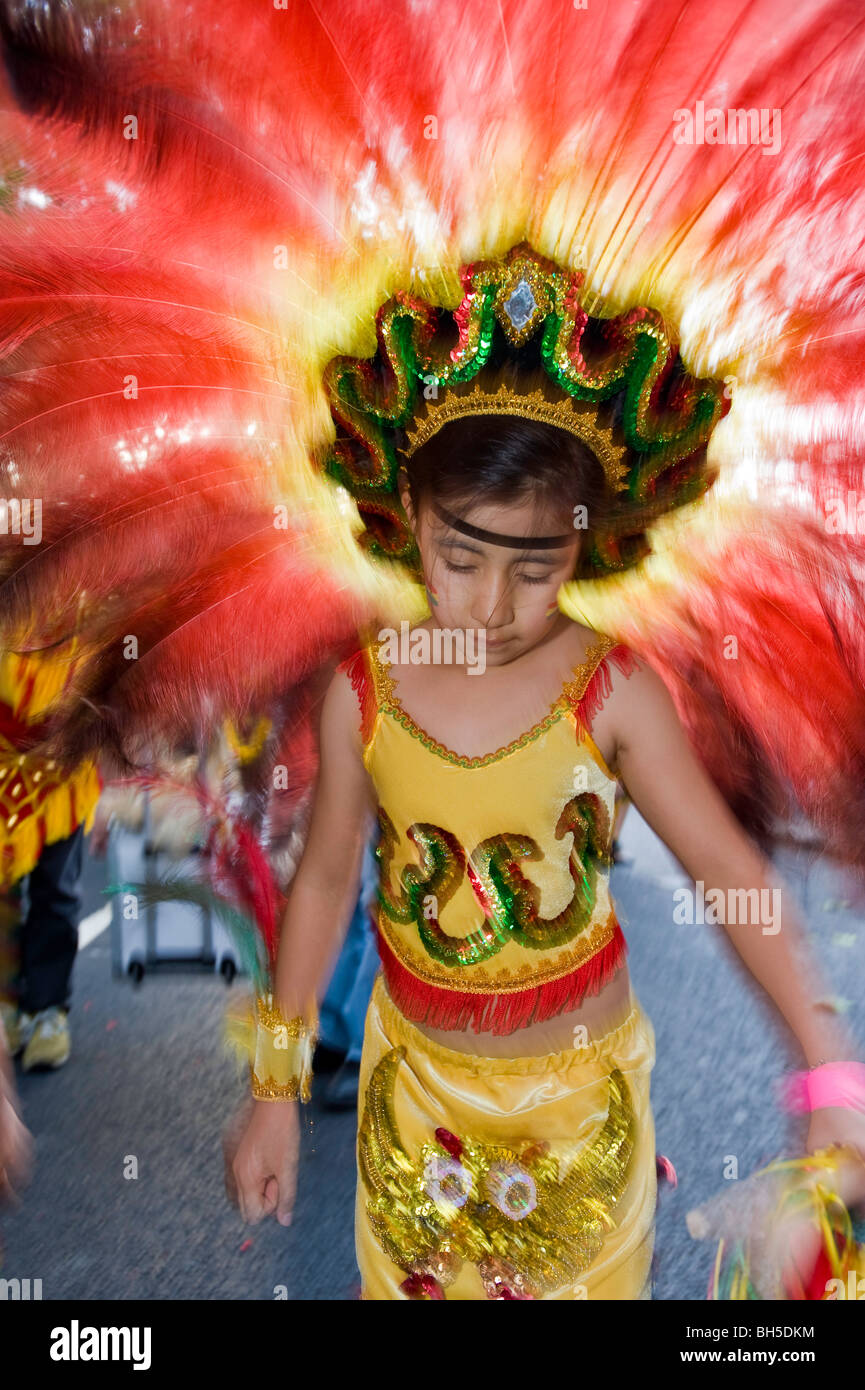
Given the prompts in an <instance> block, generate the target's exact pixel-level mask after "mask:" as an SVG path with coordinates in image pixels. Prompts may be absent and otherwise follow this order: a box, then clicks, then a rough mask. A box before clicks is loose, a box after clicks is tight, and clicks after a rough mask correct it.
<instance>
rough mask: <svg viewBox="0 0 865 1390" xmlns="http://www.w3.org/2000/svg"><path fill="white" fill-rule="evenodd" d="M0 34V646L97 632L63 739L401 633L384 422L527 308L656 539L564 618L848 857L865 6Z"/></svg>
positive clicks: (281, 684)
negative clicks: (624, 657) (363, 629)
mask: <svg viewBox="0 0 865 1390" xmlns="http://www.w3.org/2000/svg"><path fill="white" fill-rule="evenodd" d="M0 38H2V44H3V56H4V60H5V73H6V86H7V91H6V92H5V94H4V103H3V104H4V118H3V127H2V144H0V180H2V182H0V303H2V311H0V352H2V377H0V391H2V397H0V399H2V418H3V428H2V440H0V480H2V489H0V490H2V492H3V495H4V496H5V497H7V498H9V499H30V500H31V501H33V502H34V503H35V502H37V501H38V502H40V504H41V538H40V541H39V543H38V544H33V545H28V544H25V543H24V538H23V537H22V535H21V534H15V533H14V530H13V529H9V528H7V531H6V534H4V535H3V536H2V538H0V539H2V550H0V559H2V582H3V603H2V631H0V638H2V642H3V643H4V645H5V646H6V647H7V648H10V649H15V650H27V651H38V650H43V649H45V648H46V647H47V646H48V645H49V644H54V645H55V646H56V644H58V643H62V641H63V640H65V639H66V638H67V637H68V636H69V634H71V633H72V632H75V633H76V634H77V635H78V639H79V646H78V652H79V656H80V654H81V652H82V651H83V652H84V653H85V654H86V657H87V659H85V660H80V661H79V664H78V666H76V670H75V676H74V679H73V680H72V681H71V682H70V683H69V684H68V686H67V689H66V692H65V694H64V698H63V700H62V701H61V702H59V703H58V706H57V708H56V710H55V714H54V721H53V725H52V738H53V743H52V747H53V748H54V749H55V751H58V752H59V753H60V754H61V755H63V756H66V757H69V758H74V757H77V756H80V755H81V754H83V753H84V752H88V751H92V750H93V749H95V748H101V747H105V746H108V745H112V746H115V747H117V748H119V749H127V748H130V747H132V745H134V744H135V743H136V741H137V740H138V739H140V738H141V737H145V736H147V735H148V733H149V732H151V731H153V730H157V731H158V732H159V733H160V735H162V736H170V735H171V734H172V732H173V731H175V730H177V729H178V728H180V727H182V726H185V725H186V724H188V723H189V722H190V721H202V722H203V723H205V724H207V723H210V724H211V725H212V724H215V721H216V720H218V719H221V718H222V717H224V716H225V715H235V714H236V715H238V716H242V715H244V714H245V713H248V712H249V711H251V710H253V709H255V708H257V707H259V706H261V705H262V704H264V703H266V702H267V700H268V699H270V698H271V697H272V696H273V694H274V692H276V691H278V692H285V691H286V690H291V691H299V692H302V691H304V690H305V689H306V688H307V684H308V682H310V681H311V680H313V679H314V677H315V675H316V672H318V671H320V670H321V668H322V666H323V665H324V664H325V663H326V662H328V661H329V660H331V659H332V657H333V655H334V654H335V653H337V652H341V651H343V650H344V649H345V647H346V646H347V644H349V643H350V642H351V641H352V640H353V639H354V634H355V633H356V631H357V628H358V626H359V625H361V624H363V623H364V622H365V621H366V620H367V619H368V618H369V617H370V615H371V614H373V613H375V614H384V613H386V612H390V613H396V612H397V611H398V612H399V613H400V614H401V615H402V616H409V617H411V616H419V614H420V613H421V612H423V611H425V610H424V609H423V605H422V595H421V594H420V591H419V588H418V586H417V585H416V583H414V582H413V579H412V575H411V564H410V563H409V565H408V568H406V566H405V565H404V564H403V563H401V562H402V561H408V562H410V561H411V558H412V557H411V554H410V542H409V540H408V538H407V536H406V534H405V531H404V528H403V527H402V524H401V517H400V514H399V510H398V507H397V505H396V504H395V500H394V492H393V484H394V466H395V462H396V455H395V452H394V450H395V447H396V445H395V440H396V435H395V434H394V433H392V431H395V430H397V429H398V428H402V427H403V426H404V425H406V424H411V423H412V420H413V419H414V416H415V414H416V415H417V417H418V422H420V421H421V420H422V419H423V415H424V411H425V409H426V407H425V405H424V404H423V401H422V399H420V398H418V396H417V392H418V390H420V391H421V392H422V388H423V384H424V383H423V378H424V376H426V377H429V376H432V377H433V378H434V381H436V382H438V383H440V384H442V386H443V395H442V399H445V398H446V397H447V390H448V383H450V385H451V387H452V388H453V389H454V390H455V391H457V392H459V390H461V389H465V388H464V387H460V386H459V385H458V382H459V381H460V380H470V379H471V375H472V370H471V369H472V367H473V366H474V365H476V362H477V356H478V354H481V355H483V353H484V352H485V351H486V348H487V345H488V346H489V347H490V348H492V347H493V346H494V344H493V343H492V341H491V339H492V338H494V337H495V334H496V332H497V331H504V330H503V323H504V317H503V316H504V315H505V305H506V304H509V305H510V306H511V310H512V311H513V312H512V314H511V315H510V316H509V317H510V322H511V326H512V328H513V329H514V332H515V333H518V335H519V334H522V332H523V330H524V331H525V340H524V343H523V341H522V339H521V341H520V342H519V343H515V344H511V346H512V347H513V348H514V349H515V350H516V349H522V347H523V346H524V344H525V345H528V344H529V342H530V339H534V340H535V344H536V347H537V348H538V351H539V353H540V356H541V358H542V359H543V362H544V365H545V368H549V370H550V372H551V381H553V379H554V378H555V383H556V385H557V388H558V390H559V391H560V392H562V393H565V394H567V395H568V396H569V397H571V398H572V399H573V403H574V408H575V409H577V410H582V411H583V412H585V409H586V403H589V404H590V405H591V407H592V410H593V411H594V410H595V407H597V409H598V411H600V412H602V413H603V410H604V409H605V408H606V407H608V404H609V399H608V397H607V396H606V394H605V393H606V391H607V388H608V387H609V388H610V389H612V387H613V382H614V379H615V383H616V389H617V390H620V391H621V392H622V394H623V398H624V400H625V402H626V408H625V409H624V411H623V413H622V415H621V417H620V418H619V420H618V421H617V422H616V421H612V422H611V418H607V419H606V420H602V426H601V427H604V428H607V430H608V433H609V437H610V439H611V441H612V446H613V447H616V448H626V449H627V450H628V455H629V456H628V458H627V460H626V478H627V488H626V489H623V496H625V495H627V497H628V499H629V501H630V502H631V503H632V504H633V506H634V507H635V508H637V509H642V510H641V511H640V515H639V517H638V519H639V521H640V523H641V526H642V525H644V524H645V525H646V526H648V528H649V531H648V543H647V544H646V545H643V544H642V543H640V544H638V545H636V546H633V545H631V546H630V548H629V536H630V537H631V539H633V534H634V533H633V530H631V531H629V530H628V529H627V528H625V529H623V530H622V531H621V532H620V533H618V534H613V535H612V536H610V537H609V538H608V539H607V541H606V542H605V546H604V548H602V551H600V552H599V554H598V573H599V576H600V577H599V578H597V579H596V580H594V581H585V582H581V583H579V584H575V585H573V586H566V589H565V590H563V591H562V594H561V596H560V604H561V606H562V608H563V609H564V610H565V611H566V612H568V613H570V614H571V616H573V617H579V618H580V619H581V620H582V621H584V622H587V623H589V624H590V625H592V626H597V627H599V628H601V629H603V630H605V631H608V632H610V633H612V634H614V635H615V636H617V637H618V638H619V639H620V640H622V641H625V642H627V643H629V644H630V645H631V646H632V647H633V648H634V650H636V651H637V652H638V653H640V654H641V655H643V656H645V658H646V659H647V660H648V661H650V662H651V664H652V665H654V666H655V668H656V669H657V670H658V671H659V673H660V674H661V675H662V677H663V678H664V680H665V681H666V682H667V684H668V686H669V688H670V690H671V693H672V694H673V697H674V699H675V700H676V703H677V705H678V707H679V710H680V713H681V715H682V717H683V720H684V722H685V724H686V727H687V728H688V731H689V734H690V735H691V737H692V739H693V742H694V745H695V747H696V749H697V750H698V752H699V755H700V756H701V757H702V758H703V760H704V762H705V763H706V765H707V767H708V768H709V770H710V771H711V773H712V774H713V776H714V777H715V779H716V781H717V782H718V783H719V785H720V786H721V788H722V790H723V791H724V793H725V795H726V796H727V797H728V800H729V801H730V804H731V805H732V806H733V807H734V809H735V810H736V811H737V813H738V814H739V815H740V816H741V818H742V819H743V821H744V822H745V823H746V824H747V825H748V826H749V828H751V829H752V830H753V831H754V832H755V833H757V834H767V833H768V831H769V829H770V826H771V821H772V817H773V815H774V814H775V813H776V812H778V811H782V810H785V809H786V808H788V806H789V802H790V798H791V797H792V799H793V800H794V801H795V802H796V803H797V804H798V805H799V806H800V807H801V808H802V809H803V810H804V812H805V813H806V814H807V815H808V816H809V817H810V818H811V819H812V820H813V821H814V822H815V824H817V825H818V826H819V827H820V829H821V831H822V833H823V834H824V835H825V837H826V838H827V839H831V841H832V843H833V845H834V847H835V848H836V850H837V852H838V853H839V854H841V855H842V856H843V857H844V858H845V859H846V860H847V861H848V862H849V863H851V864H853V865H855V866H857V867H859V868H861V867H862V866H863V864H865V851H863V848H862V846H863V844H865V833H863V832H865V700H863V675H865V671H863V666H865V641H863V630H862V624H863V618H862V611H863V609H862V604H861V577H862V558H861V557H862V546H861V541H860V534H861V528H860V527H859V525H858V520H857V518H858V515H859V511H860V510H865V508H863V509H860V507H859V502H860V501H861V498H860V496H859V493H860V490H861V487H862V482H861V472H862V470H861V462H860V451H861V441H862V431H863V412H862V406H861V400H862V388H863V378H865V350H863V341H862V339H863V333H865V328H863V322H865V319H863V314H862V306H863V296H865V275H863V270H865V265H863V260H865V256H863V240H862V233H861V227H862V226H863V222H865V218H863V212H865V208H863V203H865V184H863V181H862V178H861V169H862V160H863V158H865V103H863V100H862V96H863V85H865V77H863V72H865V63H863V59H865V20H863V18H862V15H861V12H860V9H859V6H858V5H857V4H856V3H854V0H816V3H814V4H811V5H809V6H807V7H805V8H804V9H801V8H800V9H796V8H795V7H794V8H793V9H791V8H790V6H789V5H788V4H787V3H785V0H749V3H742V4H728V5H721V6H718V5H710V4H708V3H703V0H699V2H698V0H693V2H692V3H688V0H660V3H659V2H658V0H652V3H649V0H637V3H635V4H632V5H627V6H614V7H610V6H600V5H597V6H596V5H589V6H587V7H586V8H578V7H576V6H575V5H574V4H573V3H572V0H543V3H540V0H500V3H498V4H496V5H495V6H488V7H480V8H479V7H477V6H467V5H465V4H464V3H462V0H436V3H435V4H433V3H430V2H429V0H387V3H385V0H338V3H337V0H301V3H298V4H292V5H291V6H290V7H288V6H287V7H280V6H277V5H274V6H271V7H267V6H252V5H250V4H249V3H247V2H246V0H224V3H223V4H221V5H220V6H219V7H218V9H217V10H216V11H214V12H213V13H212V14H209V15H208V18H207V21H206V22H202V15H201V11H200V7H199V6H192V5H189V4H183V3H179V4H178V3H177V0H126V2H125V3H120V4H118V5H112V6H110V7H106V6H104V5H103V4H102V3H97V0H80V2H79V3H76V4H66V3H56V4H54V3H49V4H47V5H42V6H39V7H33V6H31V5H29V4H25V3H19V0H4V3H2V5H0ZM518 277H519V278H518ZM523 285H525V286H526V288H523V287H522V286H523ZM515 296H516V298H515ZM518 318H522V325H521V328H519V330H518V329H517V327H516V326H515V325H516V321H517V319H518ZM451 331H452V336H450V337H449V336H448V334H449V333H450V332H451ZM488 340H490V342H489V343H488ZM372 364H375V365H374V366H373V365H372ZM385 367H386V368H387V371H386V372H385V371H384V369H385ZM379 369H381V372H382V374H381V375H380V376H379V377H376V376H375V373H376V372H378V371H379ZM388 373H389V374H388ZM617 373H618V374H619V375H618V376H617V375H616V374H617ZM622 373H624V376H625V377H627V380H625V379H624V378H623V376H622ZM374 378H375V379H374ZM427 384H428V383H427ZM409 387H410V388H411V390H409ZM469 389H470V388H469ZM410 397H411V401H410V399H409V398H410ZM406 411H409V414H406ZM722 415H723V416H724V417H725V418H723V419H721V416H722ZM409 417H411V418H409ZM671 420H672V421H673V426H675V427H671ZM676 421H678V424H676ZM719 421H720V423H719ZM595 423H597V420H596V421H595ZM417 427H418V428H420V424H419V423H418V424H417ZM616 431H621V434H620V435H619V436H617V435H616ZM629 431H630V434H629ZM334 482H336V483H338V484H339V485H338V486H334ZM710 482H711V484H712V486H711V487H709V486H708V484H709V483H710ZM851 517H852V524H851ZM632 520H633V518H632ZM863 525H865V521H863ZM370 541H372V542H373V544H370ZM82 596H83V597H82ZM130 637H131V638H134V639H135V640H134V648H135V655H134V658H131V657H130V655H129V651H130V642H129V639H130Z"/></svg>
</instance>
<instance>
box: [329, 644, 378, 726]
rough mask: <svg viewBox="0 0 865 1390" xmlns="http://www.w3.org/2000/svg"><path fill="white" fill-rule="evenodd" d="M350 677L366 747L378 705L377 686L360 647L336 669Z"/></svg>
mask: <svg viewBox="0 0 865 1390" xmlns="http://www.w3.org/2000/svg"><path fill="white" fill-rule="evenodd" d="M336 669H337V670H338V671H342V672H344V673H345V675H347V676H348V678H349V680H350V681H351V684H352V688H353V690H354V691H355V693H356V694H357V698H358V702H359V704H360V736H361V740H362V742H363V745H364V747H366V745H367V744H368V743H369V741H370V739H371V738H372V730H373V725H374V724H375V716H376V713H377V711H378V703H377V701H376V697H375V686H374V684H373V681H372V677H371V675H370V672H369V668H368V666H367V663H366V658H365V654H364V650H363V648H362V647H359V648H358V650H357V651H356V652H354V653H353V654H352V655H351V656H349V657H346V659H345V661H341V662H340V663H339V665H338V666H337V668H336Z"/></svg>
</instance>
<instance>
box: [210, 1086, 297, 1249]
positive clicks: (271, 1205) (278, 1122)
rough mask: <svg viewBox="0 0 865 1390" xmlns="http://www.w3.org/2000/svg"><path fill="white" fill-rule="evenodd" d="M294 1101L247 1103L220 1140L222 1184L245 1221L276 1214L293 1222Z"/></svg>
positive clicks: (281, 1221) (283, 1222)
mask: <svg viewBox="0 0 865 1390" xmlns="http://www.w3.org/2000/svg"><path fill="white" fill-rule="evenodd" d="M297 1107H298V1103H297V1101H288V1100H280V1101H269V1100H252V1099H250V1100H249V1101H247V1102H246V1104H245V1105H244V1106H243V1107H242V1109H241V1110H240V1111H239V1112H238V1114H237V1115H236V1116H235V1117H234V1119H233V1121H232V1122H231V1124H230V1125H229V1127H228V1129H227V1130H226V1134H225V1138H224V1140H223V1153H224V1156H225V1188H226V1192H227V1193H228V1198H229V1201H230V1202H231V1203H232V1204H233V1205H234V1206H237V1207H239V1208H240V1214H241V1216H242V1217H243V1219H244V1221H247V1222H249V1223H250V1224H251V1225H255V1224H256V1223H257V1222H259V1221H261V1219H262V1217H265V1216H274V1215H275V1216H276V1219H277V1221H278V1222H279V1224H280V1225H281V1226H290V1225H291V1214H292V1209H293V1207H294V1199H295V1194H296V1191H297V1163H298V1157H299V1154H300V1121H299V1118H298V1110H297Z"/></svg>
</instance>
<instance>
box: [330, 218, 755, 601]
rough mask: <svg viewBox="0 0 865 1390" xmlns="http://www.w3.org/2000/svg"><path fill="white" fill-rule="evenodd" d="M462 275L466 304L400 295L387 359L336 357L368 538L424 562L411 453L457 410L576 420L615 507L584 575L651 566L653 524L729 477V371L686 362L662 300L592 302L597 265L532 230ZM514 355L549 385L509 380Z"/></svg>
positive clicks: (335, 453)
mask: <svg viewBox="0 0 865 1390" xmlns="http://www.w3.org/2000/svg"><path fill="white" fill-rule="evenodd" d="M459 279H460V285H461V287H462V298H461V300H460V302H459V303H458V304H457V306H456V308H455V309H453V310H448V309H447V308H445V307H444V306H441V305H434V304H430V303H428V302H427V301H426V300H424V299H422V298H420V297H418V296H416V295H413V294H410V293H408V292H405V291H398V292H397V293H395V294H393V295H391V296H390V298H389V299H387V300H386V301H385V303H384V304H382V305H381V306H380V308H379V309H378V312H377V314H376V321H375V322H376V337H377V342H378V348H377V351H376V354H375V356H374V357H372V358H363V357H342V356H341V357H335V358H333V359H332V360H331V361H330V362H329V363H328V364H327V367H326V368H325V372H324V386H325V390H326V393H327V397H328V401H329V405H330V411H331V416H332V419H333V421H334V424H335V426H336V439H335V441H334V442H333V443H332V444H331V445H330V447H329V450H328V452H327V454H326V457H325V459H324V466H325V468H326V470H327V472H328V473H329V474H330V475H331V476H332V477H334V478H335V479H337V480H338V482H340V483H341V484H342V485H343V486H344V487H345V488H347V490H348V491H349V492H350V493H351V495H352V496H353V497H354V499H355V501H356V503H357V506H358V511H359V512H360V515H361V518H362V520H363V522H364V526H365V530H364V533H363V535H362V536H361V542H362V543H363V544H364V545H366V546H367V547H369V548H370V549H371V550H372V552H373V553H375V554H378V555H380V556H387V557H390V558H392V559H397V560H401V561H404V562H406V563H408V564H409V565H411V567H412V568H413V569H415V570H418V569H419V555H418V552H417V549H416V546H415V542H414V536H413V534H412V532H411V529H410V527H409V525H408V521H407V518H406V516H405V513H404V511H403V508H402V504H401V502H400V498H399V493H398V490H397V474H398V472H399V468H400V466H401V463H402V461H403V460H404V459H405V458H411V456H412V455H413V454H414V453H415V452H416V451H417V450H418V449H420V448H421V447H422V445H423V444H425V443H426V442H427V441H428V440H429V439H431V438H432V437H433V435H434V434H436V433H437V432H438V431H439V430H440V429H442V428H443V427H444V426H445V425H446V424H448V423H449V422H450V421H451V420H455V419H459V418H462V417H464V416H467V415H501V416H509V415H510V416H521V417H522V418H525V419H532V420H540V421H543V422H545V423H548V424H552V425H555V426H556V427H558V428H560V429H563V430H566V431H568V432H569V433H571V434H573V435H575V436H576V437H577V438H579V439H581V440H582V441H583V443H584V444H586V445H587V447H588V448H589V449H590V450H591V452H592V453H593V454H594V455H595V457H596V458H597V459H598V460H599V461H600V463H601V465H602V468H603V471H604V477H605V480H606V486H607V490H608V496H609V502H610V505H609V507H608V508H607V509H606V510H605V513H604V515H605V525H604V528H603V531H602V532H596V533H594V534H593V535H592V537H591V545H590V547H589V548H588V551H587V554H586V556H585V557H584V563H585V567H584V573H586V574H604V573H607V572H609V571H611V570H621V569H623V568H625V567H627V566H628V565H630V564H633V563H635V562H636V561H637V560H638V559H640V558H641V557H642V555H644V554H645V553H646V551H647V549H648V545H647V542H646V540H645V532H646V529H647V528H648V527H649V526H650V525H651V523H652V522H653V521H654V520H655V519H656V518H657V517H658V516H660V515H663V514H664V513H665V512H667V511H669V510H671V509H672V508H673V507H677V506H681V505H683V504H684V503H685V502H690V501H693V500H695V499H696V498H697V497H698V496H701V495H702V494H703V493H704V492H705V491H706V489H707V488H708V487H709V486H711V483H712V482H713V481H714V478H713V475H712V473H711V471H710V470H709V468H708V466H707V462H706V445H707V442H708V439H709V436H710V435H711V433H712V430H713V429H714V427H715V425H716V424H717V422H718V420H719V419H720V418H721V417H722V416H723V415H724V414H725V413H726V411H727V410H728V409H729V405H730V402H729V400H728V399H727V398H726V395H725V393H724V387H723V383H722V382H720V381H715V380H707V379H698V378H695V377H692V376H690V375H689V374H688V373H687V372H686V371H685V368H684V366H683V364H682V362H681V358H680V357H679V353H678V349H677V346H676V344H675V343H674V342H673V341H672V339H671V337H670V335H669V333H668V331H667V329H666V327H665V325H664V322H663V320H662V318H661V315H660V314H659V313H658V312H657V311H656V310H654V309H651V308H646V307H639V308H634V309H630V310H628V311H627V312H625V313H623V314H618V315H616V316H613V317H604V316H603V315H595V314H590V313H589V312H588V310H587V309H586V308H585V307H584V305H583V302H582V297H581V296H582V292H583V285H584V276H583V273H582V272H581V271H568V270H566V269H564V268H563V267H562V266H560V265H557V264H556V263H555V262H554V261H551V260H549V259H548V258H546V257H543V256H541V255H539V254H538V252H537V251H535V250H534V249H533V248H532V247H531V246H529V245H528V244H527V243H525V242H522V243H520V244H519V245H517V246H514V247H512V248H511V250H510V251H509V252H508V253H507V254H506V255H505V256H504V257H503V258H502V259H501V260H491V261H475V262H471V263H469V264H467V265H463V266H462V267H461V268H460V271H459ZM454 297H456V295H455V296H454ZM454 339H455V341H454ZM509 365H510V366H512V367H515V366H517V365H523V366H526V367H530V368H532V369H535V368H537V367H542V368H543V371H542V373H541V376H542V378H543V385H542V387H540V388H537V387H536V386H534V384H533V387H532V389H531V390H520V389H519V387H518V386H516V385H514V379H513V377H511V378H509V380H508V381H505V380H502V381H501V384H498V385H497V384H495V369H496V368H497V367H498V368H501V369H503V370H507V368H508V366H509ZM482 370H483V376H482V377H481V378H480V379H476V378H478V374H479V373H481V372H482ZM490 373H492V374H493V377H494V384H493V386H492V387H490V385H489V382H488V380H486V378H488V377H489V376H490Z"/></svg>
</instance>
